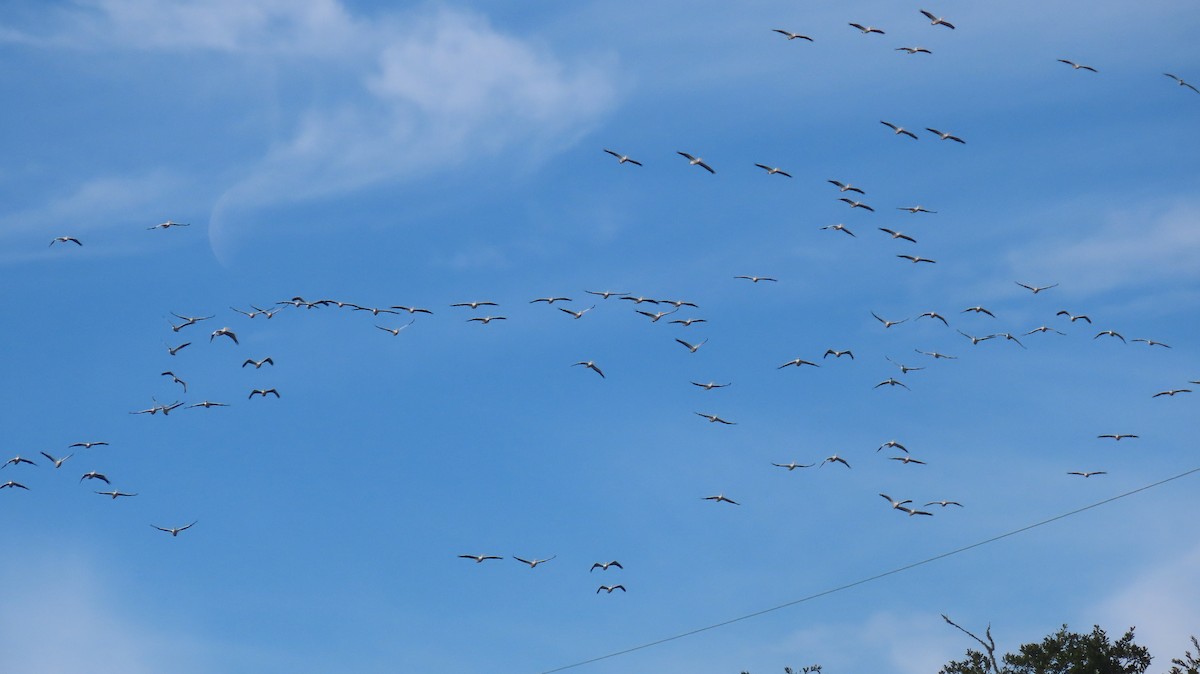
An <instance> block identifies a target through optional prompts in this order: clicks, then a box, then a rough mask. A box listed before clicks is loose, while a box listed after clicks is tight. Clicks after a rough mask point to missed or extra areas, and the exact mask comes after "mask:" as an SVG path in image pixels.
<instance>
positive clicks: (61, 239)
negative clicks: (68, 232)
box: [50, 236, 83, 246]
mask: <svg viewBox="0 0 1200 674" xmlns="http://www.w3.org/2000/svg"><path fill="white" fill-rule="evenodd" d="M67 242H71V243H73V244H75V245H76V246H82V245H83V244H82V243H80V242H79V239H76V238H75V237H73V236H56V237H54V239H53V240H52V241H51V242H50V245H51V246H53V245H54V244H56V243H67Z"/></svg>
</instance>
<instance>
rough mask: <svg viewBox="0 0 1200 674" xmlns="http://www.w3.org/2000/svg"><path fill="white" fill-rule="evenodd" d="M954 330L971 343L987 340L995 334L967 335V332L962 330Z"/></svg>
mask: <svg viewBox="0 0 1200 674" xmlns="http://www.w3.org/2000/svg"><path fill="white" fill-rule="evenodd" d="M956 332H958V334H960V335H962V336H963V337H966V338H967V339H969V340H971V344H972V345H976V344H979V343H980V342H986V341H987V340H989V339H991V338H993V337H995V336H996V335H987V336H986V337H976V336H974V335H968V334H967V333H965V332H963V331H962V330H957V331H956Z"/></svg>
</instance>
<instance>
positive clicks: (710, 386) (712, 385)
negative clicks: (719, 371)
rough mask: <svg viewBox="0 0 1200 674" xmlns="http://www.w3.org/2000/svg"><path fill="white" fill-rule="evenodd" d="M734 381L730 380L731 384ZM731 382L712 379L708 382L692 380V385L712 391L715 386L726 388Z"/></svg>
mask: <svg viewBox="0 0 1200 674" xmlns="http://www.w3.org/2000/svg"><path fill="white" fill-rule="evenodd" d="M732 383H733V382H729V384H732ZM729 384H718V383H716V382H711V381H710V382H708V383H707V384H701V383H700V382H696V381H694V382H692V386H699V387H700V388H702V389H704V390H705V391H711V390H713V389H715V388H725V387H726V386H729Z"/></svg>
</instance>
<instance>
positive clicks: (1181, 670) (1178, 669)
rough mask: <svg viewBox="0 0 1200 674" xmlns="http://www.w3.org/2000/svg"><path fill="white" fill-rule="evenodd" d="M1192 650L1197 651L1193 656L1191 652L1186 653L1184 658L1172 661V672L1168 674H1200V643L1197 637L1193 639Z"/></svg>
mask: <svg viewBox="0 0 1200 674" xmlns="http://www.w3.org/2000/svg"><path fill="white" fill-rule="evenodd" d="M1192 648H1195V649H1196V652H1195V653H1194V654H1193V653H1192V652H1191V651H1184V652H1183V657H1182V658H1175V659H1173V660H1171V664H1172V665H1174V666H1173V667H1171V671H1169V672H1167V674H1200V641H1197V640H1196V637H1192Z"/></svg>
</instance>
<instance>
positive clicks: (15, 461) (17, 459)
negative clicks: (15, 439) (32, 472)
mask: <svg viewBox="0 0 1200 674" xmlns="http://www.w3.org/2000/svg"><path fill="white" fill-rule="evenodd" d="M23 463H27V464H29V465H31V466H36V465H37V464H36V463H34V462H33V461H30V460H29V459H26V458H25V457H23V456H14V457H13V458H11V459H9V460H8V461H5V462H4V465H3V466H0V468H7V467H8V465H9V464H12V465H14V466H19V465H21V464H23Z"/></svg>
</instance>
